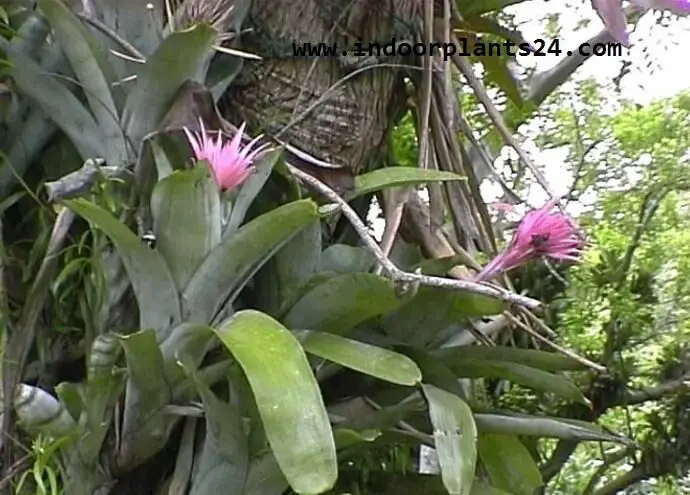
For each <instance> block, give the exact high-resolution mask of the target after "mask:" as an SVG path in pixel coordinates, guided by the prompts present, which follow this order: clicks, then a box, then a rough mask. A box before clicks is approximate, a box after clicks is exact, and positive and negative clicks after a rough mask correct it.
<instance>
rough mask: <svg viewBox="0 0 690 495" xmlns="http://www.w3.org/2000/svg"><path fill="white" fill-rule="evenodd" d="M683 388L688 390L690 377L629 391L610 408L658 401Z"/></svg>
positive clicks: (686, 376)
mask: <svg viewBox="0 0 690 495" xmlns="http://www.w3.org/2000/svg"><path fill="white" fill-rule="evenodd" d="M684 388H687V389H690V375H685V376H683V377H681V378H679V379H677V380H670V381H668V382H663V383H660V384H659V385H655V386H653V387H646V388H643V389H641V390H634V391H630V392H628V393H627V394H625V395H624V396H623V397H622V398H621V399H620V400H617V401H616V402H615V403H613V404H611V406H623V405H625V406H634V405H637V404H642V403H643V402H647V401H650V400H659V399H661V398H662V397H664V396H666V395H671V394H674V393H676V392H679V391H680V390H682V389H684Z"/></svg>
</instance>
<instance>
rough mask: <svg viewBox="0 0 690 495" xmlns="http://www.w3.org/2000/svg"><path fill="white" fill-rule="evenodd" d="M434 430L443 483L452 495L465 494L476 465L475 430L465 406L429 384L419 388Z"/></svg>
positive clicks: (452, 396) (468, 490) (467, 408)
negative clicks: (426, 404) (427, 405)
mask: <svg viewBox="0 0 690 495" xmlns="http://www.w3.org/2000/svg"><path fill="white" fill-rule="evenodd" d="M422 390H423V392H424V396H425V397H426V400H427V401H428V403H429V418H430V419H431V424H432V426H433V428H434V445H435V447H436V454H437V455H438V463H439V466H440V467H441V478H442V479H443V484H444V485H445V487H446V490H448V493H451V494H452V495H469V494H470V491H471V490H472V483H473V481H474V469H475V465H476V462H477V445H476V442H477V427H476V426H475V424H474V419H473V418H472V411H471V410H470V408H469V406H468V405H467V404H465V402H464V401H463V400H462V399H460V398H459V397H457V396H455V395H453V394H450V393H448V392H446V391H444V390H441V389H438V388H436V387H434V386H433V385H422Z"/></svg>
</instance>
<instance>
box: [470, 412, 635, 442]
mask: <svg viewBox="0 0 690 495" xmlns="http://www.w3.org/2000/svg"><path fill="white" fill-rule="evenodd" d="M474 419H475V421H476V423H477V428H478V429H479V431H481V432H482V433H498V434H506V435H521V436H533V437H549V438H562V439H564V440H575V441H602V442H616V443H629V441H628V440H627V439H626V438H624V437H620V436H616V435H611V434H609V433H606V432H604V431H603V430H602V429H601V428H600V427H598V426H596V425H593V424H591V423H586V422H584V421H578V422H574V421H573V420H568V419H565V418H549V417H540V416H529V415H526V414H513V413H502V414H485V413H477V414H475V415H474Z"/></svg>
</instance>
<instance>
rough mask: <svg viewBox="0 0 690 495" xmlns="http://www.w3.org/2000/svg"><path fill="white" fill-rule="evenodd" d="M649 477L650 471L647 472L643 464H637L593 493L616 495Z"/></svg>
mask: <svg viewBox="0 0 690 495" xmlns="http://www.w3.org/2000/svg"><path fill="white" fill-rule="evenodd" d="M649 477H650V473H648V472H647V470H646V469H645V467H644V466H643V465H640V466H635V467H634V468H632V469H631V470H630V471H628V472H627V473H625V474H624V475H622V476H619V477H618V478H615V479H614V480H613V481H611V482H610V483H607V484H605V485H604V486H602V487H601V488H599V489H598V490H595V491H594V492H593V495H614V494H616V493H620V492H621V491H623V490H625V489H626V488H628V487H629V486H632V485H634V484H635V483H639V482H640V481H643V480H646V479H647V478H649Z"/></svg>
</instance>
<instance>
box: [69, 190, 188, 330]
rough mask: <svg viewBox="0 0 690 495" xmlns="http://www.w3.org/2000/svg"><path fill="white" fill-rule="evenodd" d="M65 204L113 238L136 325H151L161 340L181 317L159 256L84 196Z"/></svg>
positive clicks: (144, 326)
mask: <svg viewBox="0 0 690 495" xmlns="http://www.w3.org/2000/svg"><path fill="white" fill-rule="evenodd" d="M65 204H66V205H67V206H68V207H69V208H71V209H72V210H73V211H74V212H75V213H77V214H78V215H80V216H82V217H83V218H84V219H86V220H88V221H89V222H90V223H92V224H93V225H94V226H95V227H97V228H99V229H101V230H102V231H103V232H105V234H106V235H107V236H108V237H109V238H110V239H111V240H112V241H113V243H114V244H115V247H116V248H117V251H118V254H119V255H120V257H121V258H122V262H123V264H124V266H125V269H126V270H127V275H128V276H129V280H130V281H131V282H132V288H133V289H134V294H135V296H136V298H137V302H138V304H139V313H140V314H139V327H140V328H143V329H146V328H152V329H154V330H155V331H156V335H157V337H158V339H159V340H162V339H163V338H164V337H165V331H167V330H168V329H170V328H171V327H172V326H173V325H175V324H177V323H179V322H180V321H181V319H182V315H181V310H180V295H179V293H178V291H177V289H176V286H175V280H174V279H173V277H172V275H171V274H170V270H169V269H168V265H167V264H166V263H165V260H164V259H163V257H162V256H161V255H160V253H159V252H158V251H156V250H155V249H151V248H149V247H148V246H147V245H146V244H144V243H143V242H142V241H141V239H139V237H137V236H136V235H134V234H133V233H132V231H131V230H129V229H128V228H127V226H126V225H124V224H123V223H122V222H120V221H119V220H117V219H116V218H115V217H113V216H112V215H111V214H110V213H108V212H107V211H106V210H104V209H103V208H101V207H100V206H98V205H95V204H93V203H90V202H88V201H86V200H84V199H73V200H68V201H65Z"/></svg>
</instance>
